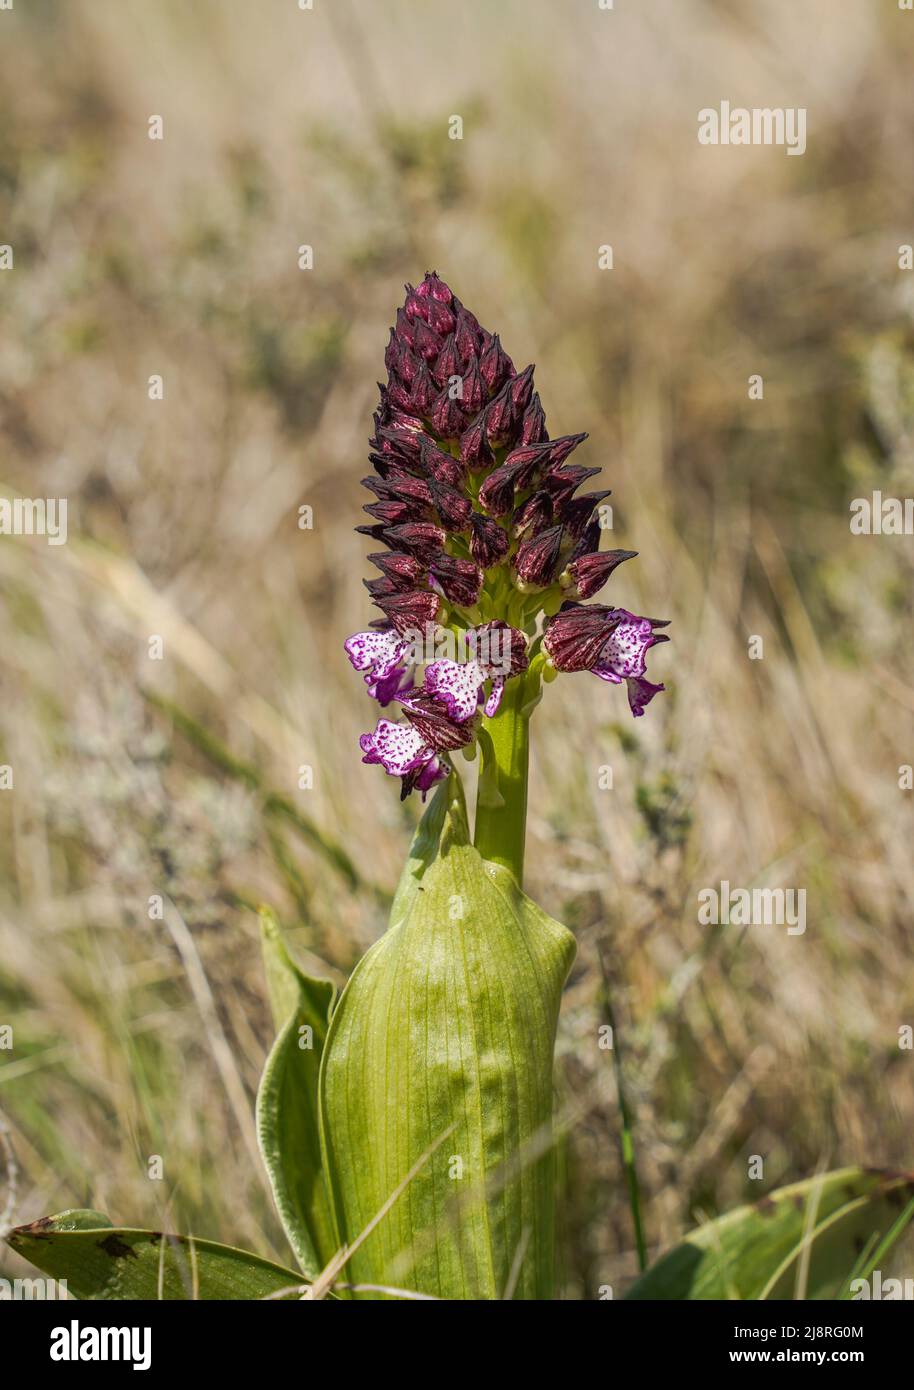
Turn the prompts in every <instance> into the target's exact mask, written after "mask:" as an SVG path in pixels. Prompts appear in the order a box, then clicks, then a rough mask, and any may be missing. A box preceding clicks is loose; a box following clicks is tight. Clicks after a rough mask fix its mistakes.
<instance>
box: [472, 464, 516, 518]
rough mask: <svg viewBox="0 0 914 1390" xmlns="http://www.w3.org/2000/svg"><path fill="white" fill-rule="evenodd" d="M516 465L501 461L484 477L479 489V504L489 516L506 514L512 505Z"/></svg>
mask: <svg viewBox="0 0 914 1390" xmlns="http://www.w3.org/2000/svg"><path fill="white" fill-rule="evenodd" d="M516 477H517V466H516V465H515V464H513V463H503V464H501V465H500V466H499V467H498V468H496V469H495V470H494V471H493V472H492V473H490V474H489V476H488V478H486V480H485V482H484V483H483V485H482V487H481V488H480V489H479V505H480V506H481V507H483V508H484V510H485V511H487V512H488V513H489V515H490V516H507V515H508V513H509V512H510V510H511V508H512V507H513V506H514V480H515V478H516Z"/></svg>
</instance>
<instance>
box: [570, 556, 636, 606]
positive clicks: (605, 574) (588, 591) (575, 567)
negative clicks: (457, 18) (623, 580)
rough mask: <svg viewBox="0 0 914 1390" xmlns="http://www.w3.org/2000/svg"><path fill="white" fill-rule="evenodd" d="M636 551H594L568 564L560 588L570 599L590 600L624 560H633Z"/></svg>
mask: <svg viewBox="0 0 914 1390" xmlns="http://www.w3.org/2000/svg"><path fill="white" fill-rule="evenodd" d="M637 554H638V552H637V550H594V551H591V553H590V554H589V555H581V556H579V557H578V558H577V559H572V560H570V561H569V563H568V567H567V569H566V570H565V573H564V574H563V575H562V587H563V588H564V589H565V590H566V592H567V593H568V595H569V597H570V598H582V599H583V598H592V597H593V595H594V594H596V593H598V592H599V590H600V589H602V588H603V585H604V584H605V583H606V581H607V579H608V578H609V576H610V575H611V574H612V572H613V570H614V569H615V568H616V567H617V566H618V565H621V564H622V562H623V561H624V560H633V559H634V558H635V556H636V555H637Z"/></svg>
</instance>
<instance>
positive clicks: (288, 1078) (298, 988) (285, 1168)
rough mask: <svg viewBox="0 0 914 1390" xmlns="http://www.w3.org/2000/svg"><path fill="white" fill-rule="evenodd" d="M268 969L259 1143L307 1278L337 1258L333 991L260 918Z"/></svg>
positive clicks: (268, 918) (270, 919)
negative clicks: (324, 1056)
mask: <svg viewBox="0 0 914 1390" xmlns="http://www.w3.org/2000/svg"><path fill="white" fill-rule="evenodd" d="M260 922H261V936H262V942H263V953H264V963H265V966H266V972H267V983H268V986H269V991H270V1001H271V1004H272V1008H273V1015H274V1019H275V1020H276V1024H277V1027H278V1028H279V1035H278V1037H277V1039H276V1042H275V1043H274V1045H273V1049H272V1051H271V1053H270V1056H269V1058H268V1059H267V1064H266V1067H265V1068H264V1073H263V1077H262V1078H261V1082H260V1090H259V1093H258V1096H257V1136H258V1140H259V1142H260V1151H261V1154H262V1155H263V1161H264V1163H265V1165H266V1168H267V1172H268V1173H269V1175H270V1182H271V1184H272V1187H273V1196H274V1198H275V1201H276V1206H277V1209H278V1211H279V1215H280V1217H281V1219H282V1223H283V1226H284V1228H285V1231H286V1235H287V1236H288V1238H289V1243H290V1244H291V1246H292V1249H293V1250H294V1251H295V1256H296V1258H297V1260H298V1262H299V1264H300V1265H301V1267H302V1269H303V1270H304V1271H305V1273H306V1274H307V1275H309V1277H311V1278H313V1277H314V1276H315V1275H316V1274H317V1273H318V1271H319V1270H320V1269H321V1268H323V1266H324V1265H325V1264H326V1263H327V1261H328V1260H329V1259H330V1257H331V1256H332V1255H333V1253H334V1251H335V1250H336V1245H335V1241H334V1233H333V1232H334V1228H333V1218H332V1215H331V1210H330V1204H329V1199H328V1195H327V1192H326V1188H325V1185H324V1179H323V1174H322V1171H321V1146H320V1128H319V1121H318V1100H317V1083H318V1073H319V1070H320V1061H321V1052H322V1050H323V1047H324V1041H325V1039H326V1036H327V1024H328V1019H329V1016H330V1010H331V1008H332V1007H333V999H334V995H335V990H334V987H333V985H332V984H331V983H330V982H329V981H328V980H315V979H312V978H311V977H310V976H308V975H306V974H305V973H304V972H303V971H302V970H300V969H299V968H298V966H297V965H296V964H295V962H294V961H293V960H292V958H291V956H290V955H289V952H288V950H287V949H286V946H285V943H284V941H283V939H282V933H281V931H280V928H279V924H278V923H277V921H276V919H275V917H274V916H273V915H272V913H270V912H267V911H266V910H264V911H262V912H261V915H260Z"/></svg>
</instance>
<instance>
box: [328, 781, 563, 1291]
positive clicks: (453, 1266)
mask: <svg viewBox="0 0 914 1390" xmlns="http://www.w3.org/2000/svg"><path fill="white" fill-rule="evenodd" d="M574 949H575V947H574V939H573V937H572V936H571V934H570V932H568V931H567V930H566V928H565V927H563V926H561V924H560V923H558V922H555V921H553V920H552V919H551V918H550V917H548V916H547V915H546V914H545V913H544V912H542V911H541V910H540V908H538V907H537V906H536V904H535V903H533V902H531V901H530V899H529V898H527V897H525V896H524V894H523V893H522V892H521V891H520V890H519V888H518V887H517V885H516V883H515V882H514V879H513V878H512V876H511V874H510V873H508V872H507V871H506V870H505V869H502V868H500V867H498V866H496V865H494V864H490V863H487V862H486V861H484V860H483V859H482V858H481V857H480V855H479V853H478V852H477V850H475V849H474V848H473V846H472V845H471V844H470V843H469V834H468V829H467V822H466V812H465V809H464V805H463V797H462V791H461V789H460V783H459V779H458V778H457V777H456V776H455V777H453V778H451V780H450V782H449V783H446V784H443V785H442V786H441V787H440V788H439V790H438V792H437V793H436V796H435V799H434V800H433V802H432V804H431V806H430V807H429V809H428V811H427V812H426V815H425V817H424V818H423V822H422V824H421V826H420V828H419V831H418V834H417V836H416V840H415V842H414V845H413V849H412V852H411V855H410V860H409V862H408V864H407V868H406V870H405V871H404V875H403V878H402V880H401V883H400V886H399V888H398V890H397V894H396V897H395V899H394V906H393V911H392V916H391V925H390V927H389V929H388V931H387V932H386V933H385V934H384V936H383V937H382V938H381V939H380V941H378V942H377V943H376V944H375V945H374V946H373V947H372V949H371V950H370V951H369V952H368V954H367V955H366V956H365V957H364V958H363V959H362V960H361V961H360V963H359V965H358V966H357V967H356V969H355V971H354V972H353V975H352V978H351V979H350V981H349V984H348V985H347V987H346V989H345V990H344V992H343V995H342V997H341V999H340V1002H339V1004H338V1005H337V1007H336V1010H335V1011H334V1014H333V1018H332V1021H331V1024H330V1032H329V1034H328V1037H327V1043H326V1045H325V1048H324V1060H323V1064H322V1068H321V1124H322V1135H323V1142H324V1171H325V1172H326V1173H328V1174H329V1175H330V1177H331V1182H332V1188H333V1198H334V1207H335V1212H336V1217H337V1222H338V1238H339V1242H340V1244H343V1243H344V1242H345V1243H346V1245H347V1246H349V1247H350V1249H351V1248H352V1247H353V1246H354V1245H356V1243H357V1242H358V1241H359V1238H360V1236H362V1235H363V1234H364V1232H365V1229H366V1227H368V1225H369V1223H371V1222H372V1221H374V1220H377V1218H378V1217H379V1216H380V1220H377V1224H376V1225H375V1226H374V1228H373V1229H372V1230H371V1232H370V1234H369V1235H368V1236H367V1238H366V1239H365V1240H364V1243H362V1244H358V1246H357V1248H356V1249H355V1250H354V1252H353V1253H351V1254H350V1257H349V1260H348V1264H347V1267H346V1270H345V1271H344V1272H343V1273H342V1275H341V1278H342V1279H344V1280H346V1281H347V1282H348V1283H350V1284H358V1285H381V1286H384V1287H385V1288H395V1289H405V1290H409V1291H412V1292H416V1293H422V1294H426V1295H432V1296H435V1297H439V1298H459V1299H463V1298H486V1299H489V1298H502V1297H503V1296H504V1295H505V1294H506V1293H509V1294H511V1295H513V1296H516V1297H520V1298H539V1297H549V1296H550V1295H551V1293H552V1289H553V1280H554V1269H553V1264H554V1253H553V1246H554V1209H553V1197H554V1194H553V1161H554V1160H553V1152H552V1143H551V1119H552V1094H553V1091H552V1050H553V1044H554V1040H555V1027H556V1022H557V1018H558V1011H559V1002H560V996H561V991H562V985H563V984H564V981H565V978H566V976H567V974H568V971H569V968H570V966H571V962H572V960H573V958H574ZM417 1167H418V1171H417V1172H416V1173H415V1175H414V1176H413V1177H412V1178H411V1179H410V1178H409V1175H410V1173H411V1171H412V1170H414V1169H416V1168H417ZM407 1180H408V1181H407ZM404 1184H405V1189H404V1190H402V1191H401V1193H400V1195H399V1196H396V1197H395V1194H396V1193H397V1191H398V1189H399V1188H401V1187H402V1186H403V1185H404ZM394 1197H395V1200H393V1202H392V1203H391V1204H390V1205H389V1209H388V1210H386V1211H384V1208H385V1205H386V1204H388V1203H390V1199H391V1198H394ZM382 1211H383V1212H384V1214H383V1215H381V1213H382ZM366 1295H367V1296H371V1297H374V1296H377V1293H376V1292H375V1291H371V1290H368V1291H366Z"/></svg>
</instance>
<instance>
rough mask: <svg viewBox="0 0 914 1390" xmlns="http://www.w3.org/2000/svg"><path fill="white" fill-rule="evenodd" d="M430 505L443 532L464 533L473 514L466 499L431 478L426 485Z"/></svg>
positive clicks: (454, 490) (461, 494) (470, 504)
mask: <svg viewBox="0 0 914 1390" xmlns="http://www.w3.org/2000/svg"><path fill="white" fill-rule="evenodd" d="M428 489H429V493H430V495H431V499H432V505H433V507H434V508H435V511H436V512H437V513H438V519H439V521H440V522H441V525H442V526H443V527H444V529H445V531H465V530H466V528H467V527H468V526H469V524H470V517H471V516H472V514H473V504H472V502H471V501H470V499H469V498H468V497H464V495H463V493H462V492H458V491H457V489H456V488H453V487H449V486H448V485H447V483H439V482H438V481H437V479H435V478H431V479H429V483H428Z"/></svg>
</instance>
